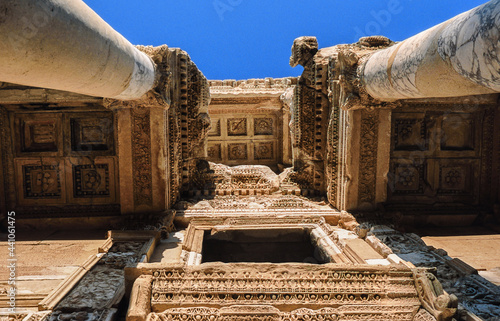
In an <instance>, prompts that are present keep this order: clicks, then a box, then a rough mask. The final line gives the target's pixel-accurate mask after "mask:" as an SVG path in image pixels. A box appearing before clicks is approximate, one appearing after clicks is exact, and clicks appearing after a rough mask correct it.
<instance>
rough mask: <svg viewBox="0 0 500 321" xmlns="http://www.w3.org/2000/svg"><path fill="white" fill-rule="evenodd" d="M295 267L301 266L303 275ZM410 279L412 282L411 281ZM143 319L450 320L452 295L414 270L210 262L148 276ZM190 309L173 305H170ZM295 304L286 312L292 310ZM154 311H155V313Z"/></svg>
mask: <svg viewBox="0 0 500 321" xmlns="http://www.w3.org/2000/svg"><path fill="white" fill-rule="evenodd" d="M301 269H307V270H308V271H307V272H306V271H305V270H301ZM413 278H415V279H416V280H417V283H416V284H415V283H414V282H413ZM152 282H153V284H152V285H153V288H152V297H151V308H152V310H153V311H155V312H153V313H150V314H149V315H148V316H147V318H146V320H148V321H166V320H172V321H173V320H280V321H281V320H283V321H292V320H294V321H295V320H297V321H298V320H311V321H312V320H318V321H325V320H338V321H340V320H408V321H411V320H415V321H422V320H425V321H427V320H428V321H435V320H451V317H452V316H453V315H454V313H455V311H456V309H455V308H456V298H454V297H453V296H448V295H445V294H444V293H443V292H442V289H441V290H440V288H439V285H437V284H436V282H435V279H433V277H432V276H431V275H429V274H428V273H426V272H425V271H424V270H422V269H414V270H409V269H408V268H403V267H402V266H399V267H392V268H390V269H385V270H383V271H381V269H374V268H373V267H367V266H358V267H356V268H352V267H351V268H348V267H347V266H328V267H322V268H315V269H311V268H309V269H308V268H307V267H306V268H305V267H297V266H293V267H291V268H290V267H288V268H286V269H285V268H283V267H279V266H278V265H270V264H269V265H255V269H253V270H252V269H251V268H249V266H248V265H246V266H236V265H231V267H230V268H224V267H223V266H222V265H220V264H219V265H217V264H211V265H210V266H209V267H207V268H201V269H191V270H186V269H164V270H155V271H153V281H152ZM180 304H182V305H186V306H191V307H187V308H179V307H178V306H179V305H180ZM298 305H299V306H302V307H301V308H298V309H296V308H295V309H294V307H297V306H298ZM158 311H162V312H158Z"/></svg>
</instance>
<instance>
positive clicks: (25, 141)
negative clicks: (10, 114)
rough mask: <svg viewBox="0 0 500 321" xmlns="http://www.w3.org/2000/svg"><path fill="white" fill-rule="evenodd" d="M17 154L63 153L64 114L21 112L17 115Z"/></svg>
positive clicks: (53, 154)
mask: <svg viewBox="0 0 500 321" xmlns="http://www.w3.org/2000/svg"><path fill="white" fill-rule="evenodd" d="M15 132H16V134H15V137H16V153H17V156H27V155H33V154H35V153H43V155H45V156H59V155H62V143H63V141H62V116H61V114H60V113H53V114H36V115H34V114H20V115H16V117H15Z"/></svg>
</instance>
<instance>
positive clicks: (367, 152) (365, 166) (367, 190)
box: [359, 110, 379, 203]
mask: <svg viewBox="0 0 500 321" xmlns="http://www.w3.org/2000/svg"><path fill="white" fill-rule="evenodd" d="M378 115H379V113H378V112H376V111H367V110H363V111H362V113H361V146H360V160H359V166H360V167H359V200H360V201H361V202H369V203H373V202H374V200H375V193H376V185H375V184H376V183H377V144H378V122H379V117H378Z"/></svg>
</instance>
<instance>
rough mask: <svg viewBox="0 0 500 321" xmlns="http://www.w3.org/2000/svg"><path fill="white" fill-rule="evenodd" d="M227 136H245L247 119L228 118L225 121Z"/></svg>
mask: <svg viewBox="0 0 500 321" xmlns="http://www.w3.org/2000/svg"><path fill="white" fill-rule="evenodd" d="M227 134H228V135H229V136H246V135H247V119H246V118H229V119H228V120H227Z"/></svg>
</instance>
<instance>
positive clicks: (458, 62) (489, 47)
mask: <svg viewBox="0 0 500 321" xmlns="http://www.w3.org/2000/svg"><path fill="white" fill-rule="evenodd" d="M499 40H500V0H492V1H490V2H488V3H486V4H484V5H482V6H479V7H477V8H475V9H472V10H470V11H467V12H465V13H463V14H461V15H458V16H456V17H454V18H452V19H450V20H448V21H446V22H444V23H442V24H440V25H437V26H435V27H433V28H431V29H428V30H426V31H424V32H422V33H420V34H418V35H416V36H414V37H411V38H409V39H407V40H405V41H403V42H400V43H398V44H395V45H393V46H392V47H389V48H387V49H384V50H380V51H377V52H376V53H375V54H373V55H372V56H371V57H369V58H368V59H367V60H366V62H365V63H364V65H363V66H362V72H361V73H362V74H361V78H362V83H363V86H364V87H365V88H366V90H367V92H368V94H370V95H371V96H372V97H373V98H376V99H378V100H382V101H393V100H397V99H408V98H410V99H411V98H426V97H429V98H430V97H457V96H466V95H480V94H488V93H494V92H499V91H500V58H499V56H500V42H499Z"/></svg>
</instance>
